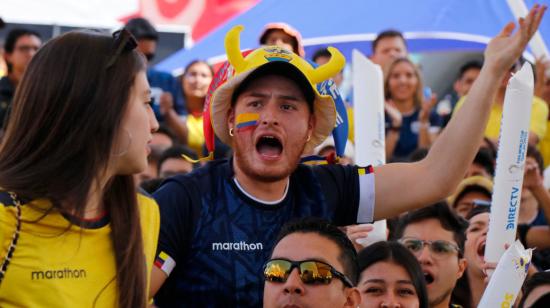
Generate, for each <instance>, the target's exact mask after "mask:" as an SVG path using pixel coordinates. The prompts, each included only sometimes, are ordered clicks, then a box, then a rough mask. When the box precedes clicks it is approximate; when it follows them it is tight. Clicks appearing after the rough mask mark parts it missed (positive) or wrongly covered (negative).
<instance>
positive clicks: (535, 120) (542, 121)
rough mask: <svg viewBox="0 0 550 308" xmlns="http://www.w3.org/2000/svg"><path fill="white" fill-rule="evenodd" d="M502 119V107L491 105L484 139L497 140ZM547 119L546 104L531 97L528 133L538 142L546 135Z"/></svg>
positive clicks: (456, 107)
mask: <svg viewBox="0 0 550 308" xmlns="http://www.w3.org/2000/svg"><path fill="white" fill-rule="evenodd" d="M465 100H466V96H463V97H461V98H460V100H459V101H458V102H457V103H456V106H455V109H454V111H453V114H454V113H455V112H456V111H457V110H458V109H460V108H461V107H462V105H463V104H464V101H465ZM501 118H502V105H499V104H493V106H492V107H491V113H490V114H489V121H488V122H487V127H486V128H485V137H487V138H489V139H492V140H498V138H499V134H500V121H501ZM547 119H548V106H547V105H546V103H545V102H544V101H543V100H542V99H540V98H538V97H536V96H533V107H532V109H531V122H530V124H529V131H531V132H533V133H534V134H536V135H537V136H538V137H539V142H540V141H541V140H543V138H544V136H545V135H546V121H547Z"/></svg>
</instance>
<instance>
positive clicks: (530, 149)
mask: <svg viewBox="0 0 550 308" xmlns="http://www.w3.org/2000/svg"><path fill="white" fill-rule="evenodd" d="M527 157H532V158H534V159H535V161H536V162H537V165H538V167H539V172H540V175H543V173H544V160H543V159H542V155H541V154H540V151H539V150H538V149H537V147H536V146H534V145H528V146H527Z"/></svg>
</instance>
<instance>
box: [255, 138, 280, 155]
mask: <svg viewBox="0 0 550 308" xmlns="http://www.w3.org/2000/svg"><path fill="white" fill-rule="evenodd" d="M256 151H258V153H259V154H260V155H262V156H264V157H267V158H277V157H279V156H280V155H281V153H282V152H283V144H282V143H281V141H280V140H279V139H278V138H277V137H275V136H273V135H263V136H261V137H260V138H259V139H258V141H257V142H256Z"/></svg>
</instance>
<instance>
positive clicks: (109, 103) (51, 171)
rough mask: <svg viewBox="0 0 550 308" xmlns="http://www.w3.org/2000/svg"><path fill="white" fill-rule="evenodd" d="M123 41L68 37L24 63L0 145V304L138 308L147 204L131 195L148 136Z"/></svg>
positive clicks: (144, 98) (137, 77) (140, 92)
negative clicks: (134, 176)
mask: <svg viewBox="0 0 550 308" xmlns="http://www.w3.org/2000/svg"><path fill="white" fill-rule="evenodd" d="M135 47H136V42H135V40H134V38H133V37H132V36H131V35H130V34H129V32H127V31H125V30H123V31H120V32H116V33H115V34H114V35H113V37H110V36H106V35H102V34H99V33H97V32H69V33H67V34H64V35H61V36H59V37H57V38H54V39H52V40H51V41H49V42H48V43H47V44H45V45H44V46H43V47H42V48H41V49H40V50H39V51H38V53H37V54H36V55H35V56H34V58H33V60H32V62H31V63H30V65H29V67H28V69H27V71H26V73H25V75H24V77H23V79H22V81H21V83H20V85H19V87H18V89H17V93H16V95H15V98H14V101H13V110H12V113H11V117H10V119H9V123H8V125H7V129H6V133H5V135H4V139H3V141H2V143H1V145H0V187H1V190H0V203H1V204H0V262H1V268H0V306H2V307H13V306H17V307H21V306H25V307H39V306H40V307H145V306H146V305H147V301H148V297H147V294H148V277H149V274H150V271H151V266H152V262H153V258H154V253H155V249H156V241H157V236H158V228H159V214H158V208H157V206H156V203H155V202H154V201H153V200H152V199H150V198H149V197H146V196H144V195H142V194H137V193H136V191H135V188H134V183H133V178H132V174H134V173H138V172H140V171H142V170H143V169H145V167H146V165H147V155H148V153H149V151H150V150H149V147H148V142H149V141H150V140H151V134H152V132H154V131H155V130H156V129H158V123H157V121H156V120H155V117H154V114H153V111H152V109H151V106H150V100H151V99H150V90H149V84H148V83H147V79H146V75H145V62H144V59H143V56H142V55H141V54H139V53H138V52H137V51H136V50H134V48H135Z"/></svg>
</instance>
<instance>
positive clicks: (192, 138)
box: [186, 114, 204, 157]
mask: <svg viewBox="0 0 550 308" xmlns="http://www.w3.org/2000/svg"><path fill="white" fill-rule="evenodd" d="M202 122H203V121H202V115H201V116H198V117H195V116H193V115H192V114H190V115H188V116H187V118H186V125H187V145H188V146H189V147H190V148H191V149H193V150H194V151H195V152H196V153H197V155H198V156H199V157H201V156H202V147H203V145H204V129H203V126H202V125H203V124H202Z"/></svg>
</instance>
